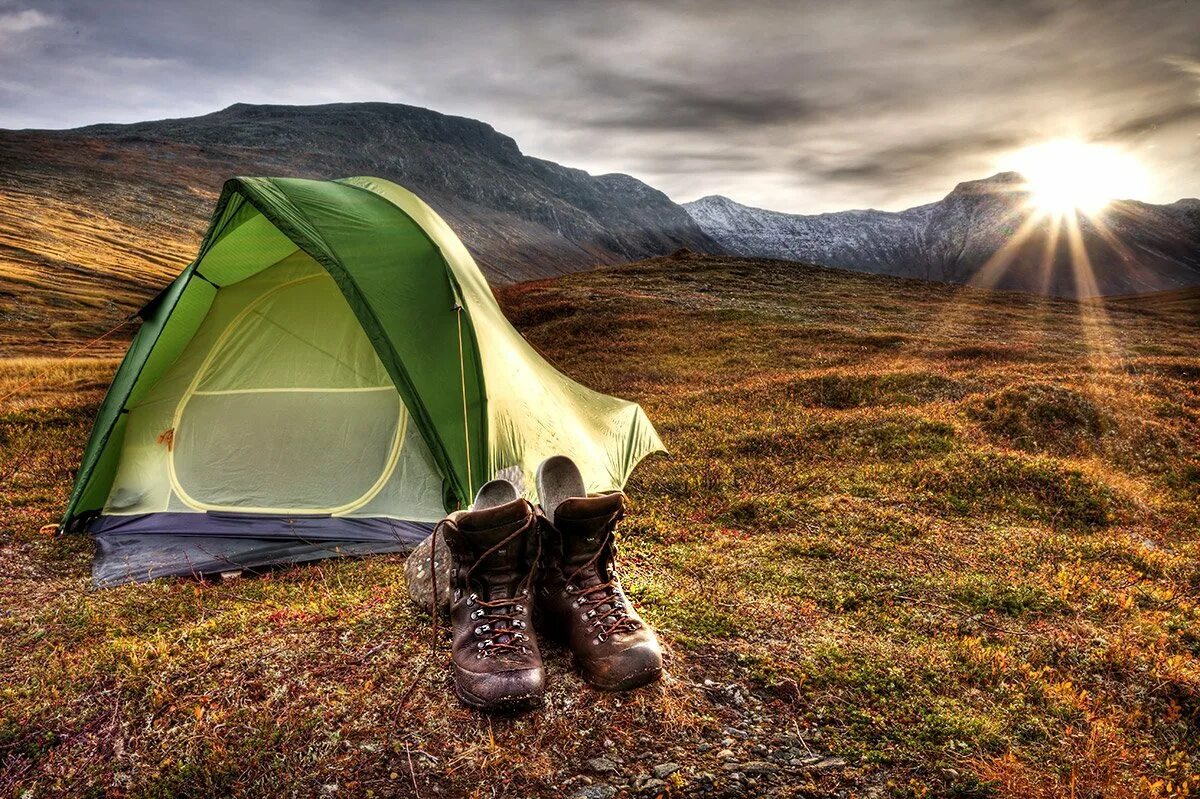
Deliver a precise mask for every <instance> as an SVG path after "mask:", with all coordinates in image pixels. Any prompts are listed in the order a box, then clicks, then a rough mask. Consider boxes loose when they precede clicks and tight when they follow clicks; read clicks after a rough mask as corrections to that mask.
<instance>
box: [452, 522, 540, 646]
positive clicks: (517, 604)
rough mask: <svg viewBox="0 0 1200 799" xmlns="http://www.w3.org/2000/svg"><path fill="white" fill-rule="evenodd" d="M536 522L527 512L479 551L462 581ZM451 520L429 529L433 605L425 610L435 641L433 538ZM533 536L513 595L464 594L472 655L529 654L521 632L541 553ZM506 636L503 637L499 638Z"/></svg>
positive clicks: (526, 640)
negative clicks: (512, 527)
mask: <svg viewBox="0 0 1200 799" xmlns="http://www.w3.org/2000/svg"><path fill="white" fill-rule="evenodd" d="M536 523H537V517H536V514H533V513H530V514H529V518H528V520H527V521H526V522H525V523H524V524H522V525H521V526H520V527H518V528H517V529H516V530H514V531H513V532H512V533H510V534H509V535H508V536H506V537H505V538H504V539H503V540H502V541H499V542H497V543H496V544H494V545H493V546H491V547H489V548H488V549H487V550H485V551H484V552H483V554H482V555H480V556H479V557H478V558H476V559H475V562H474V563H473V564H471V567H470V568H469V569H467V573H466V575H465V581H466V583H467V585H470V584H471V575H472V574H473V573H474V571H475V569H476V567H478V566H479V564H481V563H483V562H484V561H485V560H487V558H488V557H489V556H490V555H492V554H493V553H494V552H497V551H498V550H500V549H503V548H504V547H505V546H507V545H508V544H511V543H512V542H513V541H515V540H516V539H518V538H520V537H521V536H522V535H523V534H524V533H526V532H527V531H528V530H529V528H530V527H531V526H532V525H534V524H536ZM451 524H453V522H451V521H449V520H443V521H442V522H441V523H439V524H438V525H437V527H435V528H434V529H433V535H434V540H433V541H431V542H430V543H431V547H430V569H429V579H430V588H431V593H432V595H433V600H432V602H433V606H432V607H431V608H430V609H429V612H430V614H431V615H432V617H433V635H434V642H435V644H436V642H437V640H438V638H439V636H440V630H439V627H438V608H437V602H438V592H437V568H436V565H435V564H434V563H433V556H434V555H435V554H436V553H437V538H438V536H441V537H442V538H444V537H445V533H444V532H443V527H444V526H446V525H451ZM535 538H536V539H537V545H538V548H537V553H536V554H535V555H534V557H533V558H532V559H531V560H530V567H529V573H528V574H526V575H525V577H524V578H523V579H522V580H521V582H520V584H519V586H518V590H517V592H516V594H515V595H514V596H512V597H500V598H499V599H491V600H488V599H480V598H479V594H477V593H472V594H470V595H469V596H468V597H467V605H468V606H471V607H474V608H475V609H474V610H472V611H471V621H473V622H474V623H475V627H474V629H473V630H472V632H473V633H474V635H475V637H476V638H477V639H478V640H477V641H476V644H475V646H476V652H475V657H476V658H488V657H496V656H498V655H501V654H522V655H527V654H529V645H528V641H529V636H528V635H527V634H526V633H525V632H524V630H525V629H526V622H525V619H524V618H523V616H524V615H525V611H526V604H525V603H527V602H528V601H529V589H530V586H531V585H532V584H533V580H534V575H535V573H536V572H537V564H538V562H539V560H540V559H541V556H542V538H541V536H535ZM505 636H507V640H502V639H503V638H504V637H505Z"/></svg>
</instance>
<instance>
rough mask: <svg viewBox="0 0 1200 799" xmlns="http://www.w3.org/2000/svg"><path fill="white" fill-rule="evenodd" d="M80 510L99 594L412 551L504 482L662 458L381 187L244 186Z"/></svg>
mask: <svg viewBox="0 0 1200 799" xmlns="http://www.w3.org/2000/svg"><path fill="white" fill-rule="evenodd" d="M140 316H141V317H142V319H143V324H142V326H141V329H140V330H139V331H138V333H137V335H136V336H135V337H134V339H133V342H132V343H131V344H130V347H129V351H128V353H127V354H126V356H125V359H124V361H123V362H122V363H121V366H120V368H119V369H118V370H117V373H116V376H115V377H114V379H113V383H112V386H111V387H110V388H109V391H108V394H107V396H106V397H105V399H104V402H103V404H102V405H101V406H100V411H99V414H98V416H97V419H96V422H95V426H94V428H93V431H92V435H91V439H90V441H89V442H88V445H87V449H86V450H85V453H84V457H83V463H82V464H81V466H80V469H79V472H78V475H77V477H76V481H75V486H74V489H73V491H72V493H71V498H70V503H69V506H68V508H67V512H66V516H65V518H64V520H63V529H64V530H66V531H69V532H88V533H90V534H91V535H92V536H93V537H94V538H95V540H96V542H97V555H96V562H95V565H94V569H93V577H94V579H95V581H96V583H97V584H98V585H113V584H118V583H122V582H129V581H135V580H146V579H151V578H154V577H158V576H162V575H171V574H191V573H211V572H218V571H226V570H232V569H238V568H254V567H261V566H266V565H271V564H278V563H296V562H301V561H306V560H314V559H318V558H323V557H329V556H332V555H342V554H355V555H357V554H367V553H375V552H392V551H402V550H406V549H409V548H411V547H412V546H414V545H415V544H416V543H417V542H418V541H420V540H421V539H422V538H423V537H424V536H426V535H428V533H429V532H430V531H431V530H432V526H433V523H434V522H436V521H437V519H439V518H440V517H441V516H442V515H443V514H444V513H445V512H446V511H447V510H452V509H455V508H458V507H462V506H464V505H465V504H466V503H469V502H470V501H471V497H473V495H474V492H475V490H476V489H477V488H478V487H479V486H480V485H482V484H483V483H484V482H486V481H487V480H488V479H490V478H491V477H493V476H494V475H497V474H503V475H505V476H508V477H509V478H510V479H513V480H514V481H516V482H519V483H520V482H523V484H524V485H527V486H532V484H533V481H532V480H531V479H529V477H530V475H532V472H533V470H534V469H535V468H536V466H537V464H538V463H539V462H540V461H541V460H542V459H543V458H545V457H548V456H549V455H552V454H560V453H561V454H565V455H569V456H570V457H571V458H573V459H574V460H575V461H576V462H577V463H578V464H579V466H580V468H581V470H582V471H583V474H584V477H585V479H586V481H587V483H588V487H589V489H591V490H607V489H616V488H621V487H622V486H623V485H624V484H625V481H626V479H627V478H628V476H629V473H630V472H631V471H632V470H633V468H634V466H635V465H636V464H637V463H638V461H639V460H641V459H642V458H643V457H644V456H645V455H647V454H648V453H650V452H653V451H655V450H660V449H662V443H661V442H660V441H659V438H658V435H657V433H656V432H655V431H654V428H653V426H652V425H651V424H650V422H649V421H648V420H647V419H646V416H645V414H644V413H643V412H642V410H641V408H639V407H638V406H637V405H635V404H633V403H630V402H626V401H624V400H619V399H616V398H614V397H609V396H606V395H603V394H598V393H596V392H594V391H591V390H589V389H587V388H584V387H583V386H581V385H579V384H578V383H576V382H574V381H573V380H570V379H569V378H567V377H566V376H564V375H563V374H561V373H559V372H558V371H557V370H555V369H554V368H553V367H552V366H551V365H550V364H548V363H547V362H546V361H545V360H543V359H542V358H541V356H539V355H538V354H537V353H536V352H535V351H534V350H533V348H532V347H530V346H529V344H528V343H526V341H525V340H524V339H523V338H522V337H521V335H520V334H519V333H518V332H517V331H516V330H515V329H514V328H513V327H512V326H511V325H510V324H509V323H508V321H507V320H506V319H505V318H504V315H503V313H502V312H501V310H500V307H499V306H498V305H497V303H496V300H495V298H494V297H493V295H492V293H491V290H490V289H489V288H488V285H487V282H486V280H485V279H484V277H483V275H482V274H481V273H480V271H479V269H478V267H477V266H476V265H475V262H474V261H473V260H472V258H471V256H470V254H469V253H468V252H467V250H466V248H465V247H464V246H463V245H462V242H460V241H459V239H458V237H457V236H455V234H454V233H453V231H451V230H450V228H449V226H447V225H446V223H445V222H444V221H443V220H442V219H441V218H440V217H439V216H438V215H437V214H436V213H435V212H434V211H433V210H432V209H431V208H429V206H427V205H425V203H423V202H422V201H421V200H420V199H418V198H417V197H416V196H415V195H413V194H412V193H411V192H409V191H407V190H405V189H403V188H401V187H399V186H397V185H395V184H392V183H389V182H387V181H385V180H379V179H376V178H369V177H357V178H346V179H343V180H336V181H316V180H300V179H291V178H236V179H234V180H230V181H229V182H227V183H226V184H225V187H224V190H223V191H222V194H221V197H220V200H219V201H218V203H217V208H216V211H215V213H214V215H213V220H212V223H211V225H210V227H209V230H208V233H207V234H206V235H205V237H204V240H203V243H202V244H201V247H200V253H199V255H198V257H197V258H196V260H195V261H194V262H193V263H192V264H191V265H190V266H188V267H187V268H186V269H185V270H184V271H183V273H182V274H180V275H179V277H178V278H176V279H175V280H174V281H173V282H172V283H171V284H170V285H169V286H168V287H167V288H166V289H165V290H163V292H162V293H161V294H159V295H158V296H157V297H155V298H154V300H152V301H151V302H150V303H149V304H148V305H146V307H145V308H143V309H142V311H141V312H140Z"/></svg>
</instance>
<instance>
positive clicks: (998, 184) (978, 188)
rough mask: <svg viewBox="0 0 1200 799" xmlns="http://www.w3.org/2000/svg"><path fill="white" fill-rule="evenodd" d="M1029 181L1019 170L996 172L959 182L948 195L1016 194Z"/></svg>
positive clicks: (1023, 188)
mask: <svg viewBox="0 0 1200 799" xmlns="http://www.w3.org/2000/svg"><path fill="white" fill-rule="evenodd" d="M1028 183H1029V181H1028V180H1026V179H1025V176H1024V175H1022V174H1021V173H1020V172H997V173H996V174H994V175H992V176H991V177H990V178H981V179H979V180H966V181H963V182H962V183H959V184H958V185H957V186H955V187H954V190H953V191H951V192H950V195H951V196H953V195H956V194H957V195H963V194H968V195H970V194H1009V195H1011V194H1016V193H1023V192H1024V190H1025V187H1026V186H1027V185H1028Z"/></svg>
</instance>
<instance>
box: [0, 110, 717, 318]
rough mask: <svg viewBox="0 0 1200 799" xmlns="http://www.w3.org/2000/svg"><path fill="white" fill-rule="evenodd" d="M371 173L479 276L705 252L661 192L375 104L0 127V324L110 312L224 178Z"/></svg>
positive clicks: (193, 232)
mask: <svg viewBox="0 0 1200 799" xmlns="http://www.w3.org/2000/svg"><path fill="white" fill-rule="evenodd" d="M238 174H241V175H247V174H248V175H257V174H270V175H290V176H299V177H317V178H332V177H343V176H346V175H364V174H366V175H376V176H379V177H383V178H387V179H390V180H394V181H396V182H398V183H400V184H403V185H404V186H407V187H408V188H410V189H412V190H413V191H415V192H417V193H418V194H419V195H421V197H423V198H424V199H425V200H426V201H427V202H429V203H430V204H431V205H432V206H433V207H434V208H436V209H437V211H438V212H439V213H441V214H442V215H443V216H445V217H446V219H447V220H448V221H449V222H450V224H451V225H452V226H453V227H454V228H455V230H456V231H458V233H459V235H460V236H462V238H463V240H464V241H465V242H466V244H467V246H468V247H469V248H470V249H471V250H472V252H473V253H474V254H475V255H476V257H477V258H478V259H479V261H480V263H481V264H482V265H483V267H484V270H485V271H486V272H487V274H488V277H489V278H491V279H492V280H493V282H500V283H505V282H512V281H515V280H523V279H529V278H535V277H545V276H549V275H554V274H560V273H564V272H568V271H573V270H578V269H582V268H586V267H589V266H591V265H594V264H598V263H615V262H621V261H628V260H634V259H637V258H642V257H645V256H648V255H655V254H662V253H666V252H670V251H672V250H674V249H677V248H679V247H681V246H686V247H690V248H693V249H698V250H704V251H719V250H720V247H719V245H717V244H716V243H715V242H713V241H712V240H711V239H710V238H708V237H707V236H706V235H705V234H704V233H703V232H701V231H700V229H699V228H698V227H697V226H696V224H695V223H694V222H693V221H692V220H691V218H690V217H689V216H688V215H687V213H686V212H684V211H683V210H682V209H681V208H680V207H679V206H678V205H676V204H675V203H673V202H671V200H670V199H668V198H667V196H666V195H665V194H663V193H662V192H659V191H657V190H655V189H653V188H651V187H650V186H647V185H646V184H644V183H642V182H641V181H638V180H636V179H634V178H632V177H629V176H628V175H600V176H593V175H589V174H587V173H586V172H583V171H581V170H578V169H569V168H567V167H563V166H560V165H558V164H555V163H552V162H550V161H544V160H541V159H538V158H531V157H529V156H526V155H524V154H522V153H521V150H520V149H519V148H518V146H517V144H516V142H514V141H513V140H512V139H511V138H509V137H508V136H505V135H503V134H501V133H498V132H497V131H496V130H494V129H493V128H492V127H491V126H489V125H486V124H484V123H482V122H478V121H475V120H471V119H464V118H461V117H452V116H446V115H444V114H439V113H436V112H434V111H429V110H427V109H423V108H414V107H411V106H404V105H393V104H387V103H346V104H337V105H323V106H259V105H242V104H239V105H233V106H230V107H229V108H226V109H225V110H223V111H218V112H216V113H213V114H208V115H205V116H201V117H193V118H188V119H169V120H160V121H156V122H142V123H137V124H132V125H94V126H91V127H86V128H79V129H76V130H67V131H28V130H26V131H0V326H3V327H4V328H5V329H6V330H11V329H13V327H14V326H16V327H21V326H24V327H26V328H28V329H34V330H40V329H42V327H43V326H44V325H49V324H55V325H63V324H66V323H67V320H68V319H70V318H71V317H72V315H77V316H78V317H79V318H80V319H83V318H86V317H89V316H91V317H97V316H103V317H104V318H112V317H113V316H114V315H115V314H116V312H117V310H118V309H120V308H125V307H129V306H132V305H135V304H136V302H137V301H138V300H139V299H140V298H142V297H145V296H148V295H149V294H150V293H152V292H153V291H154V290H155V289H156V288H157V287H158V286H160V285H161V284H162V283H163V282H165V280H166V279H167V276H168V275H169V274H171V273H173V272H175V271H176V270H178V269H179V268H181V267H182V266H183V265H184V264H185V263H186V261H187V259H188V258H190V257H191V256H192V254H193V253H194V251H195V247H196V244H197V243H198V241H199V236H200V234H201V232H202V230H203V228H204V225H205V223H206V222H207V218H208V214H209V212H210V211H211V208H212V203H213V201H214V200H215V199H216V196H217V193H218V191H219V189H220V186H221V184H222V182H223V181H224V180H225V179H226V178H228V177H230V176H231V175H238Z"/></svg>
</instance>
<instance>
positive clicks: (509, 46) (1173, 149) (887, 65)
mask: <svg viewBox="0 0 1200 799" xmlns="http://www.w3.org/2000/svg"><path fill="white" fill-rule="evenodd" d="M352 100H386V101H393V102H407V103H412V104H415V105H423V106H427V107H431V108H435V109H437V110H440V111H444V112H447V113H453V114H460V115H463V116H469V117H474V118H477V119H483V120H485V121H487V122H489V123H491V124H492V125H493V126H495V127H496V128H497V129H498V130H501V131H503V132H505V133H508V134H509V135H511V136H513V137H514V138H515V139H516V140H517V141H518V143H519V144H520V145H521V147H522V148H523V149H524V150H525V151H526V152H528V153H531V154H533V155H538V156H541V157H545V158H551V159H553V160H556V161H560V162H563V163H566V164H569V165H571V166H578V167H582V168H585V169H588V170H589V171H592V172H607V171H626V172H631V173H633V174H635V175H636V176H638V177H640V178H642V179H644V180H646V181H647V182H649V183H651V184H653V185H655V186H657V187H659V188H662V189H664V190H665V191H667V192H668V193H669V194H671V195H672V196H673V197H675V198H676V199H680V200H686V199H691V198H692V197H696V196H699V195H702V194H710V193H723V194H728V195H730V196H733V197H734V198H736V199H739V200H742V201H744V202H747V203H750V204H754V205H759V206H766V207H776V208H780V209H782V210H791V211H815V210H829V209H835V208H840V207H850V206H853V207H862V206H872V205H873V206H877V207H890V208H899V207H904V206H906V205H913V204H916V203H920V202H925V201H928V200H931V199H935V198H936V197H938V196H941V195H943V194H945V193H946V192H947V191H949V189H950V188H952V187H953V186H954V184H955V183H958V182H960V181H962V180H969V179H973V178H977V177H983V176H986V175H988V174H991V173H992V172H995V171H999V170H1001V169H1004V168H1006V163H1008V162H1011V154H1012V153H1013V152H1014V151H1016V150H1018V149H1020V148H1021V147H1023V146H1025V145H1027V144H1031V143H1035V142H1037V141H1040V140H1044V139H1046V138H1052V137H1063V136H1072V137H1078V138H1083V139H1089V140H1097V141H1104V142H1106V143H1109V144H1113V145H1115V146H1122V147H1128V148H1131V149H1132V151H1133V152H1134V154H1135V155H1136V156H1137V157H1138V158H1139V159H1141V160H1142V161H1143V162H1145V163H1146V164H1147V165H1148V166H1149V167H1150V169H1151V170H1152V172H1153V173H1154V175H1155V178H1156V179H1155V185H1154V187H1153V193H1152V195H1151V196H1147V197H1146V199H1151V200H1165V199H1174V198H1176V197H1179V196H1183V195H1188V194H1191V195H1195V194H1200V135H1198V134H1200V2H1196V0H1163V1H1162V2H1149V3H1147V2H1133V0H1020V1H1019V2H1002V3H997V2H993V1H992V0H905V2H899V1H890V2H885V1H884V0H879V2H871V1H870V0H828V1H827V2H815V1H814V2H802V3H797V2H783V0H759V1H758V2H742V3H739V4H736V5H734V4H729V3H727V2H718V1H717V0H678V2H650V0H645V1H644V2H643V1H641V0H622V1H619V2H606V3H586V4H585V3H560V2H538V0H509V1H508V2H465V0H464V1H462V2H439V3H436V4H434V3H427V2H407V3H406V2H394V1H393V0H387V1H386V2H385V1H384V0H358V1H356V2H355V1H341V2H334V1H333V0H259V1H258V2H251V3H247V2H244V0H207V1H206V2H205V3H194V2H183V0H108V2H104V3H94V2H84V0H0V125H3V126H7V127H23V126H42V127H67V126H74V125H82V124H87V123H91V122H98V121H132V120H138V119H147V118H157V117H167V116H186V115H191V114H199V113H204V112H207V111H212V110H215V109H217V108H221V107H224V106H226V105H229V104H230V103H233V102H239V101H240V102H276V103H318V102H334V101H352Z"/></svg>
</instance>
